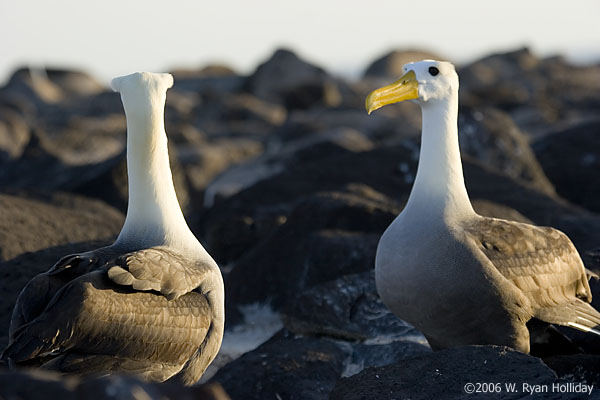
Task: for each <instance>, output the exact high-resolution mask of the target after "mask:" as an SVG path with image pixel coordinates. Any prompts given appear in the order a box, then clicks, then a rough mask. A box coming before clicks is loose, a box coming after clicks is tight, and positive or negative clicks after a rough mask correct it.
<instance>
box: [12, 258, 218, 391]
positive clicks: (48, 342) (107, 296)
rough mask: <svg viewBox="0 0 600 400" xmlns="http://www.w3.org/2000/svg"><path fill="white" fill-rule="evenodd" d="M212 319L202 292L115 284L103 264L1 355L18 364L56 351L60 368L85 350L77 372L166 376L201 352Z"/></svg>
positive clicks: (71, 287) (69, 286)
mask: <svg viewBox="0 0 600 400" xmlns="http://www.w3.org/2000/svg"><path fill="white" fill-rule="evenodd" d="M211 318H212V315H211V310H210V307H209V305H208V302H207V300H206V298H205V296H203V295H202V294H200V293H196V292H190V293H187V294H185V295H182V296H180V297H179V298H178V299H176V300H171V301H170V300H168V299H167V298H166V297H164V296H162V295H160V294H156V293H152V292H138V291H135V290H133V289H131V288H127V287H118V286H117V285H115V284H114V283H113V282H112V281H111V280H110V279H108V277H107V273H106V270H105V269H103V270H98V271H95V272H92V273H89V274H87V275H84V276H82V277H80V278H77V279H75V280H74V281H72V282H70V283H69V284H67V285H66V286H65V287H63V288H62V289H61V290H60V291H59V292H58V293H57V294H56V296H55V297H54V298H53V300H52V302H51V303H50V304H49V305H48V307H47V308H46V310H45V311H44V313H43V314H42V315H40V316H39V317H38V318H36V319H35V320H34V321H32V322H31V323H29V324H27V325H25V326H23V327H21V328H20V329H19V330H18V331H17V332H15V339H14V340H13V341H12V342H11V344H9V346H8V347H7V349H6V350H5V352H4V354H3V357H4V358H10V359H12V360H13V361H14V362H17V363H19V362H24V361H27V360H31V359H34V358H38V357H46V356H51V357H52V356H61V357H63V358H62V359H61V363H60V364H61V367H60V368H61V369H62V370H64V369H65V368H64V367H65V365H64V364H65V359H64V355H66V354H69V355H71V354H75V355H81V354H84V355H88V358H87V359H86V362H84V363H81V362H80V364H79V367H78V368H79V370H77V372H78V373H86V372H87V371H86V370H85V369H86V368H87V367H90V368H92V367H93V372H97V371H104V372H115V371H122V372H134V373H142V374H144V375H146V376H147V377H150V378H152V379H155V380H164V379H167V378H168V377H170V376H171V375H173V374H175V373H177V372H178V371H179V370H180V369H181V367H183V365H184V364H185V363H186V362H187V360H189V359H190V357H192V356H193V355H194V353H195V352H196V351H197V350H198V348H199V347H200V346H201V344H202V342H203V341H204V338H205V336H206V334H207V331H208V330H209V327H210V322H211ZM89 355H93V356H94V360H93V361H90V359H89ZM101 356H104V357H101ZM114 356H116V358H115V357H114ZM75 358H76V360H75V361H78V360H80V359H81V357H79V358H77V357H75ZM84 359H85V357H84ZM115 360H117V361H115Z"/></svg>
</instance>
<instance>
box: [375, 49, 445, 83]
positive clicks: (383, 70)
mask: <svg viewBox="0 0 600 400" xmlns="http://www.w3.org/2000/svg"><path fill="white" fill-rule="evenodd" d="M421 60H444V58H443V57H440V56H439V55H437V54H434V53H430V52H428V51H423V50H393V51H390V52H389V53H387V54H385V55H383V56H381V57H380V58H378V59H376V60H375V61H373V62H372V63H371V64H370V65H369V66H368V67H367V69H366V70H365V73H364V77H365V78H381V79H398V78H400V76H402V75H403V74H404V71H403V69H402V66H403V65H404V64H407V63H409V62H415V61H421ZM390 83H391V82H390Z"/></svg>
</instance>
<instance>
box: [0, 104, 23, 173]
mask: <svg viewBox="0 0 600 400" xmlns="http://www.w3.org/2000/svg"><path fill="white" fill-rule="evenodd" d="M30 138H31V129H30V127H29V126H28V123H27V121H26V120H25V118H24V117H23V116H22V115H21V114H20V113H19V112H17V111H15V110H13V109H10V108H8V107H1V108H0V163H3V162H4V161H7V160H11V159H16V158H19V157H20V156H21V155H22V154H23V151H24V150H25V147H26V146H27V143H29V140H30Z"/></svg>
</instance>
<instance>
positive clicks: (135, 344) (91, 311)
mask: <svg viewBox="0 0 600 400" xmlns="http://www.w3.org/2000/svg"><path fill="white" fill-rule="evenodd" d="M172 85H173V77H172V76H171V75H170V74H154V73H147V72H142V73H135V74H132V75H128V76H123V77H119V78H115V79H113V81H112V87H113V89H114V90H115V91H117V92H120V93H121V99H122V101H123V106H124V108H125V114H126V117H127V170H128V171H127V173H128V178H129V204H128V209H127V217H126V219H125V224H124V226H123V228H122V230H121V233H120V235H119V237H118V238H117V240H116V241H115V243H114V244H112V245H111V246H108V247H104V248H100V249H97V250H92V251H88V252H85V253H81V254H72V255H68V256H66V257H64V258H62V259H61V260H60V261H58V262H57V263H56V264H55V265H54V266H53V267H52V268H51V269H50V270H49V271H48V272H45V273H43V274H40V275H38V276H36V277H35V278H33V279H32V280H31V281H30V282H29V283H28V284H27V285H26V286H25V288H24V289H23V291H22V292H21V294H20V295H19V298H18V300H17V303H16V305H15V308H14V311H13V317H12V320H11V326H10V332H9V344H8V346H7V348H6V349H5V350H4V352H3V354H2V358H4V359H7V360H8V361H9V363H10V364H12V365H17V366H19V365H37V366H41V367H42V368H46V369H52V370H57V371H61V372H65V373H76V374H83V375H86V374H99V375H106V374H111V373H130V374H135V375H140V376H142V377H144V378H146V379H148V380H153V381H165V380H167V379H169V378H171V377H174V376H176V378H177V379H179V380H180V381H182V382H183V383H184V384H187V385H191V384H193V383H195V382H197V381H198V380H199V379H200V377H201V376H202V374H203V373H204V371H205V370H206V368H207V367H208V365H209V364H210V363H211V362H212V360H213V359H214V358H215V356H216V355H217V352H218V351H219V348H220V346H221V341H222V337H223V329H224V318H225V312H224V288H223V279H222V276H221V272H220V270H219V267H218V266H217V264H216V263H215V261H214V260H213V259H212V258H211V256H210V255H209V254H208V253H207V252H206V250H205V249H204V248H203V247H202V245H201V244H200V242H198V240H197V239H196V237H195V236H194V235H193V234H192V232H191V231H190V229H189V228H188V226H187V224H186V222H185V219H184V216H183V213H182V212H181V208H180V207H179V204H178V202H177V195H176V193H175V189H174V187H173V180H172V176H171V169H170V166H169V154H168V151H167V136H166V133H165V129H164V107H165V100H166V93H167V89H169V88H170V87H171V86H172Z"/></svg>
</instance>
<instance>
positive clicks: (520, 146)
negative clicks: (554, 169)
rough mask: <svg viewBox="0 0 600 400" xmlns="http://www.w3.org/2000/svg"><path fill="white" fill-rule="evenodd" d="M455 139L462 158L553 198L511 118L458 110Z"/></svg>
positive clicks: (490, 112)
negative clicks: (496, 171)
mask: <svg viewBox="0 0 600 400" xmlns="http://www.w3.org/2000/svg"><path fill="white" fill-rule="evenodd" d="M458 131H459V135H458V139H459V142H460V150H461V153H462V154H466V155H469V156H472V157H474V158H476V159H478V160H479V161H481V162H482V163H483V164H485V165H489V166H492V167H493V168H495V169H497V170H499V171H500V172H502V173H503V174H505V175H507V176H510V177H513V178H517V179H520V180H522V181H524V182H527V183H529V184H531V186H533V187H535V188H536V189H538V190H540V191H542V192H544V193H548V194H550V195H552V194H554V188H553V187H552V184H551V183H550V181H549V180H548V178H547V177H546V175H544V171H543V170H542V167H541V166H540V165H539V163H538V161H537V160H536V158H535V155H534V154H533V151H532V150H531V148H530V146H529V142H528V140H527V138H526V137H525V136H524V135H523V134H522V133H521V131H520V130H519V128H518V127H517V126H516V125H515V124H514V122H513V121H512V119H511V118H510V116H509V115H508V114H506V113H504V112H502V111H500V110H497V109H493V108H481V109H469V108H466V107H463V108H461V110H460V113H459V119H458Z"/></svg>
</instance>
